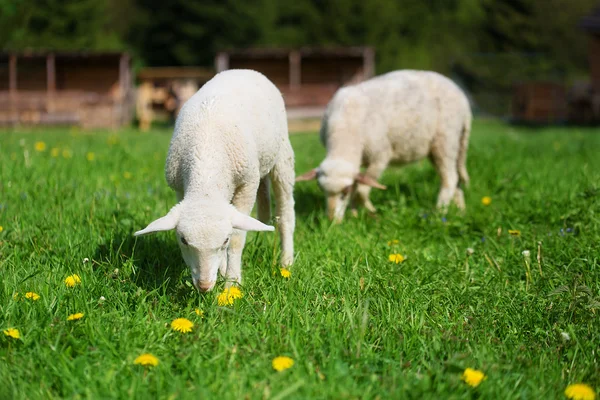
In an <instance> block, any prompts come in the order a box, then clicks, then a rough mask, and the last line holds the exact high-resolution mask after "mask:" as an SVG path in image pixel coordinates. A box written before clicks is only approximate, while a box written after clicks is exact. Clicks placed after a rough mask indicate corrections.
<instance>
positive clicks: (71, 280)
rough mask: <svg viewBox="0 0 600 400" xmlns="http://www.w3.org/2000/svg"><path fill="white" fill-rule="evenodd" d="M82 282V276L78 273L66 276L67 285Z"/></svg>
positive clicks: (71, 285)
mask: <svg viewBox="0 0 600 400" xmlns="http://www.w3.org/2000/svg"><path fill="white" fill-rule="evenodd" d="M80 283H81V278H80V277H79V275H77V274H73V275H69V276H67V277H66V278H65V285H67V287H75V285H78V284H80Z"/></svg>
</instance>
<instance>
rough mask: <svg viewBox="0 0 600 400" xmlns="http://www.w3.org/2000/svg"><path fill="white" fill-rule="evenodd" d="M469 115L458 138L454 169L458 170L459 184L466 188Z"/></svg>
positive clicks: (469, 128)
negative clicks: (458, 144) (458, 143)
mask: <svg viewBox="0 0 600 400" xmlns="http://www.w3.org/2000/svg"><path fill="white" fill-rule="evenodd" d="M472 118H473V117H472V116H471V113H469V114H468V116H467V117H466V118H465V122H464V125H463V131H462V134H461V137H460V147H459V149H458V158H457V161H456V167H457V169H458V177H459V179H460V184H461V185H462V186H463V187H465V188H467V187H469V173H468V172H467V149H468V147H469V136H470V135H471V120H472Z"/></svg>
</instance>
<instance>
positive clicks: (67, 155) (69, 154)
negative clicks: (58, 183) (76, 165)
mask: <svg viewBox="0 0 600 400" xmlns="http://www.w3.org/2000/svg"><path fill="white" fill-rule="evenodd" d="M61 155H62V156H63V158H71V157H73V153H72V152H71V150H69V149H64V150H63V151H62V152H61Z"/></svg>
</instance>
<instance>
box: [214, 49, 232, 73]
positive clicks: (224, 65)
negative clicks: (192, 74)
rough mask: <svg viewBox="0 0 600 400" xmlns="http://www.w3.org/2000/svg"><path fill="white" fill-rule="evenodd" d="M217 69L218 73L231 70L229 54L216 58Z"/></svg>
mask: <svg viewBox="0 0 600 400" xmlns="http://www.w3.org/2000/svg"><path fill="white" fill-rule="evenodd" d="M215 69H216V70H217V73H219V72H223V71H225V70H226V69H229V56H228V55H227V53H219V54H217V57H216V58H215Z"/></svg>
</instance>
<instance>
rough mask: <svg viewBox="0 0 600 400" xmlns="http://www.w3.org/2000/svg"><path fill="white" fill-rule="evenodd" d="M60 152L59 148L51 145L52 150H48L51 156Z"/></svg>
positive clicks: (56, 155) (55, 155)
mask: <svg viewBox="0 0 600 400" xmlns="http://www.w3.org/2000/svg"><path fill="white" fill-rule="evenodd" d="M59 154H60V150H59V149H58V148H56V147H53V148H52V150H50V155H51V156H52V157H55V158H56V157H58V155H59Z"/></svg>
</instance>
